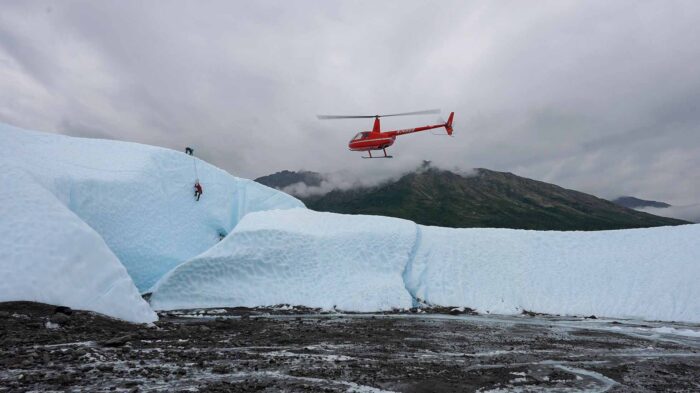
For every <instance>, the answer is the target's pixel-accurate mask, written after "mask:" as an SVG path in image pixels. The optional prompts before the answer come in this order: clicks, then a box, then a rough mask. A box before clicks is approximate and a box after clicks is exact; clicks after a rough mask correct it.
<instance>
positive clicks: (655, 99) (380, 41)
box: [0, 1, 700, 205]
mask: <svg viewBox="0 0 700 393" xmlns="http://www.w3.org/2000/svg"><path fill="white" fill-rule="evenodd" d="M0 11H1V12H0V121H3V122H7V123H11V124H14V125H17V126H21V127H26V128H31V129H39V130H44V131H49V132H59V133H64V134H69V135H76V136H90V137H95V136H97V137H105V138H112V139H118V140H129V141H135V142H143V143H150V144H157V145H161V146H166V147H171V148H175V149H182V148H183V147H184V146H187V145H190V146H193V147H195V149H196V151H197V153H198V154H199V155H200V156H201V157H202V158H204V159H206V160H209V161H211V162H212V163H214V164H216V165H219V166H221V167H223V168H225V169H227V170H229V171H230V172H231V173H233V174H235V175H239V176H244V177H257V176H261V175H265V174H268V173H271V172H274V171H277V170H281V169H291V170H294V169H298V168H306V169H309V170H316V171H320V172H330V173H343V174H346V175H344V176H347V180H345V179H343V180H342V182H343V183H346V182H354V181H357V180H359V181H370V182H372V181H375V180H374V179H376V178H382V177H384V178H386V177H391V176H396V175H397V174H400V173H402V172H405V171H406V170H409V169H413V168H415V167H417V166H418V165H419V164H420V162H421V161H422V160H424V159H427V160H431V161H433V163H434V164H435V165H437V166H440V167H444V168H455V167H459V168H471V167H486V168H491V169H496V170H507V171H511V172H514V173H517V174H520V175H524V176H528V177H532V178H537V179H541V180H545V181H551V182H554V183H557V184H560V185H562V186H565V187H569V188H575V189H580V190H582V191H587V192H591V193H594V194H596V195H600V196H603V197H614V196H618V195H623V194H624V195H628V194H629V195H641V196H644V197H646V198H651V199H656V200H663V201H667V202H670V203H672V204H678V205H690V204H694V203H697V202H698V200H699V199H700V192H699V190H700V172H698V171H697V170H696V168H698V167H700V129H699V126H698V125H699V124H700V93H698V92H700V70H699V69H698V67H697V64H698V63H699V62H700V46H698V45H697V43H696V41H697V37H700V24H698V23H697V21H698V20H700V3H698V2H695V1H648V2H638V1H615V2H609V1H587V2H568V1H544V2H537V3H523V2H517V1H514V2H491V1H475V2H461V1H460V2H440V3H430V2H413V1H386V2H366V3H363V2H321V3H319V2H313V1H295V2H293V3H291V2H237V1H234V2H231V1H221V2H217V1H213V2H195V1H175V2H167V3H161V2H140V1H126V2H125V1H100V2H87V1H86V2H82V1H32V2H25V1H16V2H14V1H6V2H3V3H2V4H0ZM435 106H440V107H442V108H443V109H444V110H445V111H446V112H449V111H451V110H454V111H455V112H456V118H455V130H456V132H455V136H454V137H453V138H448V137H443V136H435V135H430V134H427V133H426V134H416V135H410V136H406V137H403V138H402V139H399V140H398V142H397V144H396V145H395V147H393V148H392V149H391V150H392V153H393V154H394V155H395V158H394V159H393V160H361V159H359V157H358V156H359V154H358V153H353V152H349V151H348V150H347V140H348V139H349V138H350V137H351V136H352V135H353V134H354V133H356V132H357V131H360V130H363V129H367V128H369V127H371V123H370V122H367V121H355V120H345V121H336V122H331V121H326V122H320V121H318V120H316V119H315V114H317V113H330V114H332V113H358V114H365V113H369V114H373V113H376V112H400V111H407V110H416V109H424V108H430V107H435ZM444 115H445V114H443V116H444ZM434 120H436V119H435V118H434V117H432V116H425V117H414V118H389V119H385V121H383V127H384V128H393V127H401V128H403V127H411V126H414V125H422V124H427V123H430V122H432V121H434Z"/></svg>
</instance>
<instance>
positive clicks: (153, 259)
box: [0, 124, 304, 322]
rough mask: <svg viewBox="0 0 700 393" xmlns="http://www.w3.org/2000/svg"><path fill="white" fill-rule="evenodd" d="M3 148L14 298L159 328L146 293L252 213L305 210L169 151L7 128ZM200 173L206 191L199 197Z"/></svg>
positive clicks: (2, 256) (4, 223)
mask: <svg viewBox="0 0 700 393" xmlns="http://www.w3.org/2000/svg"><path fill="white" fill-rule="evenodd" d="M0 146H2V148H3V154H2V155H0V173H1V174H3V183H2V184H3V187H2V189H3V191H4V194H3V205H2V215H0V220H1V221H0V229H1V231H0V250H1V251H0V272H3V273H4V274H3V283H2V284H1V285H0V299H2V300H3V301H8V300H35V301H42V302H46V303H50V304H56V305H65V306H69V307H75V308H80V309H85V310H91V311H98V312H101V313H104V314H106V315H110V316H114V317H117V318H121V319H125V320H129V321H134V322H150V321H152V320H154V318H155V313H153V311H152V310H151V309H150V307H149V306H148V304H147V303H146V302H145V301H144V300H143V299H142V298H141V297H140V295H139V292H146V291H148V290H149V289H150V288H151V287H152V286H153V284H154V283H155V282H157V281H158V279H160V278H161V277H162V276H163V275H164V274H165V273H167V272H168V271H170V270H171V269H172V268H173V267H175V266H177V265H179V264H180V263H182V262H184V261H187V260H189V259H191V258H192V257H194V256H196V255H198V254H200V253H202V252H204V251H206V250H208V249H209V248H211V247H212V246H213V245H215V244H216V243H218V242H219V241H220V239H221V236H225V235H226V234H228V232H230V231H231V230H232V229H233V227H235V225H236V224H237V223H238V221H239V220H240V219H241V218H242V217H243V216H245V215H246V214H247V213H249V212H251V211H257V210H267V209H284V208H291V207H303V206H304V205H303V203H301V202H300V201H299V200H297V199H295V198H293V197H291V196H289V195H287V194H284V193H282V192H279V191H277V190H274V189H271V188H268V187H265V186H263V185H261V184H258V183H255V182H253V181H251V180H247V179H240V178H236V177H233V176H231V175H230V174H228V173H227V172H225V171H223V170H221V169H219V168H216V167H214V166H212V165H210V164H207V163H206V162H204V161H201V160H199V159H197V158H194V157H191V156H188V155H186V154H184V153H181V152H176V151H173V150H170V149H165V148H160V147H154V146H148V145H142V144H138V143H129V142H119V141H112V140H102V139H87V138H73V137H68V136H65V135H57V134H47V133H41V132H34V131H27V130H22V129H19V128H16V127H12V126H9V125H4V124H0ZM196 177H198V178H199V180H200V182H201V183H202V185H203V187H204V195H203V196H202V198H201V200H200V201H199V202H195V201H194V198H193V195H192V194H193V189H192V187H193V184H194V180H195V178H196ZM8 278H11V280H8ZM132 287H133V288H132ZM132 289H133V291H132ZM81 299H82V300H81ZM108 304H109V305H110V306H109V307H108V306H107V305H108ZM119 304H121V305H119ZM144 307H145V309H144ZM128 310H131V311H128Z"/></svg>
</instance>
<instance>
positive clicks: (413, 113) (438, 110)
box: [316, 109, 440, 120]
mask: <svg viewBox="0 0 700 393" xmlns="http://www.w3.org/2000/svg"><path fill="white" fill-rule="evenodd" d="M435 113H440V109H428V110H424V111H415V112H405V113H393V114H390V115H361V116H343V115H316V117H317V118H318V119H319V120H331V119H373V118H375V117H390V116H413V115H431V114H435Z"/></svg>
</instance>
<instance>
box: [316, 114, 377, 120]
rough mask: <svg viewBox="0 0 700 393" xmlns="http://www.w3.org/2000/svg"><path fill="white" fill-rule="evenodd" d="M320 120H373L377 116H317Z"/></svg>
mask: <svg viewBox="0 0 700 393" xmlns="http://www.w3.org/2000/svg"><path fill="white" fill-rule="evenodd" d="M316 117H317V118H318V119H319V120H331V119H373V118H375V117H376V116H342V115H340V116H336V115H316ZM380 117H381V116H380Z"/></svg>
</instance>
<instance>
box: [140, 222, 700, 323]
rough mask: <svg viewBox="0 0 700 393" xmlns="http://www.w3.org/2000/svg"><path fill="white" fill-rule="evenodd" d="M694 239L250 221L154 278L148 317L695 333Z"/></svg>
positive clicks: (668, 232) (661, 234)
mask: <svg viewBox="0 0 700 393" xmlns="http://www.w3.org/2000/svg"><path fill="white" fill-rule="evenodd" d="M697 239H700V225H684V226H679V227H661V228H649V229H633V230H617V231H598V232H556V231H528V230H513V229H484V228H473V229H454V228H440V227H429V226H422V225H416V224H414V223H413V222H410V221H405V220H400V219H395V218H387V217H378V216H361V215H358V216H348V215H342V214H333V213H320V212H314V211H311V210H307V209H290V210H284V211H269V212H258V213H251V214H249V215H247V216H246V217H245V218H244V219H243V220H242V221H241V222H240V223H239V225H238V226H237V227H236V228H235V229H234V230H233V232H232V233H231V234H230V235H229V236H228V237H227V238H226V239H225V240H224V241H222V242H221V243H220V244H218V245H217V246H215V247H213V248H212V249H211V250H209V251H208V252H206V253H203V254H201V255H199V256H198V257H196V258H194V259H192V260H190V261H188V262H186V263H184V264H182V265H180V266H178V267H177V268H175V269H173V270H172V271H171V272H170V273H168V274H167V275H166V276H164V277H163V278H162V280H161V281H160V282H159V283H158V284H157V285H156V287H155V290H154V292H153V296H152V298H151V306H152V307H154V308H155V309H158V310H169V309H182V308H206V307H221V306H226V305H241V306H249V307H253V306H270V305H276V304H284V303H287V304H299V305H306V306H310V307H320V308H324V309H333V308H337V309H341V310H346V311H379V310H388V309H393V308H408V307H411V306H412V305H419V304H428V305H441V306H455V307H460V306H461V307H470V308H472V309H475V310H477V311H479V312H483V313H498V314H518V313H521V312H522V311H524V310H528V311H537V312H544V313H551V314H568V315H597V316H609V317H628V318H637V319H658V320H678V321H688V322H700V302H698V301H697V299H700V286H698V285H696V283H697V281H698V279H699V278H700V242H698V241H697Z"/></svg>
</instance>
